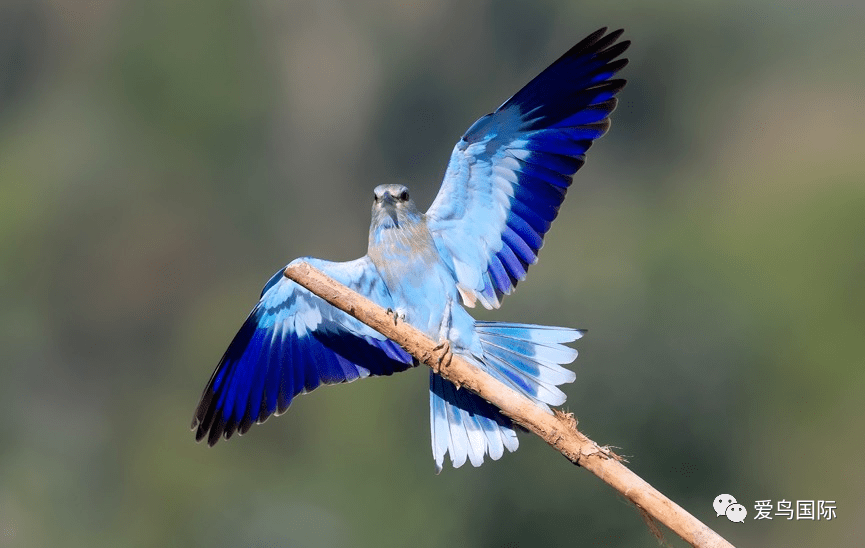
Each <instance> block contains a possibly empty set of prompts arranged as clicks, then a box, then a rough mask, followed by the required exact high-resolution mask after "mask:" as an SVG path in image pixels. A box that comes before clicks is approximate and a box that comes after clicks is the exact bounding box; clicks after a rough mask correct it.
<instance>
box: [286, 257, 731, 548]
mask: <svg viewBox="0 0 865 548" xmlns="http://www.w3.org/2000/svg"><path fill="white" fill-rule="evenodd" d="M285 276H286V277H288V278H290V279H291V280H293V281H295V282H297V283H298V284H300V285H302V286H303V287H305V288H307V289H308V290H310V291H311V292H313V293H314V294H316V295H318V296H319V297H321V298H322V299H324V300H325V301H327V302H329V303H330V304H332V305H333V306H335V307H337V308H339V309H340V310H343V311H345V312H346V313H348V314H351V315H352V316H354V317H355V318H357V319H358V320H360V321H361V322H363V323H365V324H367V325H369V326H370V327H372V328H373V329H375V330H376V331H378V332H380V333H381V334H382V335H384V336H386V337H388V338H389V339H391V340H393V341H395V342H396V343H397V344H399V345H400V346H402V347H403V348H405V350H406V351H407V352H408V353H409V354H411V355H412V356H414V357H415V358H417V359H418V360H419V361H421V362H423V363H425V364H426V365H428V366H430V367H433V368H439V364H438V353H437V352H436V350H435V348H436V343H435V342H433V341H431V340H430V339H429V338H427V337H426V335H424V334H423V333H421V332H420V331H419V330H418V329H415V328H414V327H413V326H411V325H409V324H408V323H405V322H400V323H398V324H395V323H394V320H393V317H391V316H390V315H388V313H387V312H386V311H385V310H384V308H382V307H380V306H378V305H377V304H375V303H374V302H372V301H370V300H369V299H367V298H366V297H363V296H361V295H358V294H357V293H355V292H354V291H352V290H350V289H349V288H347V287H345V286H344V285H342V284H340V283H339V282H336V281H335V280H333V279H331V278H330V277H328V276H326V275H325V274H323V273H321V272H320V271H319V270H316V269H315V268H313V267H311V266H310V265H308V264H306V263H297V264H293V265H290V266H289V267H287V268H286V269H285ZM439 373H440V374H441V376H442V377H444V378H446V379H448V380H449V381H451V382H452V383H454V384H455V385H456V386H457V387H465V388H467V389H469V390H471V391H472V392H474V393H476V394H478V395H479V396H481V397H482V398H484V399H485V400H487V401H489V402H490V403H492V404H493V405H495V406H496V407H498V408H499V409H501V411H502V413H504V414H505V415H507V416H508V417H510V418H511V419H512V420H513V421H514V422H516V423H518V424H520V425H522V426H524V427H525V428H527V429H528V430H530V431H531V432H534V433H535V434H537V435H538V436H540V437H541V438H543V440H544V441H545V442H547V443H548V444H550V445H551V446H552V447H553V448H555V449H556V450H557V451H559V452H560V453H561V454H562V455H564V456H565V457H566V458H567V459H568V460H569V461H571V462H573V463H574V464H577V465H579V466H582V467H583V468H585V469H586V470H589V471H590V472H592V473H593V474H595V475H596V476H598V477H599V478H601V479H602V480H603V481H604V482H606V483H608V484H609V485H610V486H612V487H613V488H614V489H615V490H616V491H618V492H619V493H621V494H622V495H624V496H625V497H626V498H627V499H628V500H630V501H631V502H633V503H634V504H635V505H636V506H637V508H639V509H640V511H641V512H643V513H644V514H647V515H648V516H651V518H653V519H656V520H658V521H659V522H661V523H663V524H664V525H666V526H667V527H669V528H670V529H671V530H672V531H673V532H674V533H676V534H677V535H679V536H680V537H682V538H683V539H684V540H685V541H686V542H688V543H689V544H691V545H692V546H697V547H700V548H704V547H705V548H733V545H732V544H730V543H729V542H727V541H726V540H724V539H723V538H722V537H721V536H720V535H718V534H717V533H716V532H714V531H713V530H711V529H710V528H708V527H707V526H706V525H704V524H703V523H702V522H700V520H698V519H697V518H695V517H694V516H692V515H691V514H689V513H688V512H687V511H686V510H685V509H684V508H682V507H681V506H679V505H678V504H676V503H675V502H673V501H671V500H670V499H668V498H667V497H665V496H664V495H663V494H662V493H661V492H660V491H658V490H657V489H655V488H654V487H652V486H651V485H649V484H648V483H646V482H645V481H643V480H642V479H641V478H640V477H639V476H637V475H636V474H634V473H633V472H631V471H630V470H629V469H628V468H626V467H625V466H624V465H623V464H622V463H621V462H619V460H620V459H619V457H618V456H617V455H615V454H614V453H613V452H612V451H610V450H609V449H607V448H605V447H601V446H599V445H598V444H597V443H595V442H593V441H592V440H590V439H589V438H587V437H586V436H584V435H583V434H582V433H580V432H579V431H578V430H577V428H576V426H577V425H576V421H575V420H574V418H573V415H570V414H565V413H562V412H561V411H556V414H555V415H550V414H549V413H547V412H546V411H544V410H543V409H541V408H540V407H537V406H536V405H535V404H534V403H532V402H531V401H530V400H529V399H528V398H526V397H525V396H523V395H522V394H519V393H517V392H515V391H514V390H512V389H510V388H508V387H506V386H505V385H503V384H502V383H500V382H499V381H497V380H495V379H494V378H492V377H491V376H489V375H488V374H486V373H484V372H483V371H481V370H479V369H477V368H476V367H474V366H473V365H470V364H469V363H467V362H466V361H464V360H463V359H461V358H460V357H459V356H458V355H456V354H454V356H453V359H452V360H451V361H450V363H444V364H442V366H441V368H440V371H439Z"/></svg>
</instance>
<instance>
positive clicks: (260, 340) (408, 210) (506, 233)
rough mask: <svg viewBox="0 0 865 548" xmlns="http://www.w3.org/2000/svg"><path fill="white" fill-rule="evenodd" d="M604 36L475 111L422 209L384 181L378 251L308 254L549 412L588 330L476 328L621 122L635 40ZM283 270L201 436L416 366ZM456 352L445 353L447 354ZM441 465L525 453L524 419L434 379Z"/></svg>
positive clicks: (204, 412) (518, 276)
mask: <svg viewBox="0 0 865 548" xmlns="http://www.w3.org/2000/svg"><path fill="white" fill-rule="evenodd" d="M621 34H622V30H617V31H613V32H610V33H608V32H607V29H606V28H604V29H600V30H598V31H596V32H594V33H592V34H591V35H589V36H588V37H586V38H585V39H584V40H582V41H580V42H579V43H578V44H576V45H575V46H574V47H572V48H571V49H570V50H568V51H567V52H566V53H565V54H564V55H562V56H561V57H560V58H559V59H558V60H556V61H555V62H554V63H553V64H551V65H550V66H549V67H548V68H546V69H545V70H544V71H543V72H541V73H540V74H539V75H538V76H537V77H535V78H534V79H533V80H532V81H530V82H529V83H528V84H527V85H526V86H525V87H523V88H522V89H521V90H519V91H518V92H517V93H516V94H515V95H513V96H512V97H511V98H510V99H508V100H507V101H505V102H504V103H503V104H502V105H501V106H500V107H499V108H498V109H496V110H495V112H492V113H491V114H487V115H485V116H482V117H481V118H480V119H478V120H477V121H476V122H475V123H474V124H473V125H472V126H471V127H469V129H468V131H466V132H465V134H464V135H463V136H462V137H461V138H460V139H459V141H458V142H457V144H456V146H455V147H454V149H453V152H452V153H451V157H450V161H449V163H448V165H447V169H446V172H445V176H444V181H443V183H442V185H441V189H440V190H439V192H438V195H437V196H436V198H435V200H434V201H433V203H432V205H431V206H430V207H429V209H428V210H427V211H426V213H422V212H421V211H420V210H419V209H418V208H417V206H416V205H415V203H414V201H413V200H412V198H411V195H410V193H409V189H408V188H407V187H405V186H403V185H399V184H385V185H380V186H378V187H376V188H375V190H374V196H373V203H372V222H371V224H370V229H369V244H368V250H367V254H366V255H365V256H363V257H361V258H360V259H357V260H354V261H348V262H330V261H324V260H321V259H315V258H309V257H304V258H300V259H297V260H296V261H293V262H292V263H290V264H293V263H294V262H297V261H304V262H307V263H309V264H310V265H312V266H314V267H315V268H318V269H319V270H321V271H323V272H324V273H326V274H327V275H329V276H331V277H332V278H334V279H335V280H337V281H339V282H341V283H342V284H344V285H346V286H348V287H349V288H351V289H352V290H354V291H356V292H358V293H360V294H362V295H364V296H366V297H367V298H369V299H371V300H372V301H374V302H375V303H377V304H379V305H380V306H382V307H383V308H386V309H388V310H389V311H391V312H392V313H393V314H394V318H395V321H397V320H401V321H405V322H407V323H409V324H411V325H413V326H414V327H416V328H418V329H420V330H421V331H422V332H424V333H425V334H426V335H427V336H429V337H430V338H431V339H433V340H437V341H439V342H440V343H441V344H440V345H441V347H442V349H443V352H445V353H448V352H452V353H454V354H457V355H459V356H460V357H462V358H463V359H465V360H466V361H468V362H469V363H471V364H473V365H474V366H476V367H478V368H479V369H481V370H483V371H485V372H487V373H489V374H490V375H492V376H493V377H494V378H496V379H497V380H499V381H501V382H502V383H503V384H504V385H506V386H508V387H510V388H512V389H514V390H516V391H518V392H519V393H521V394H523V395H524V396H526V397H528V398H529V399H531V400H532V401H533V402H534V403H536V404H537V405H539V406H542V407H543V408H545V409H546V410H547V411H550V412H552V411H551V410H550V407H549V406H557V405H561V404H562V403H564V402H565V397H566V396H565V394H564V392H562V391H561V390H560V389H559V385H561V384H564V383H569V382H572V381H573V380H574V378H575V375H574V373H573V371H571V370H569V369H566V368H565V367H563V366H564V365H566V364H570V363H571V362H573V361H574V360H575V359H576V357H577V351H576V350H575V349H573V348H571V347H569V346H567V345H566V343H571V342H573V341H575V340H577V339H579V338H580V337H581V336H582V335H583V333H584V331H583V330H579V329H570V328H564V327H549V326H540V325H529V324H520V323H507V322H489V321H476V320H475V319H474V318H472V316H471V315H470V314H469V313H468V311H467V310H466V308H467V307H468V308H471V307H474V306H475V305H476V304H477V303H480V304H481V306H483V307H485V308H487V309H494V308H498V307H499V306H500V305H501V302H502V299H503V297H504V296H505V295H509V294H511V292H513V291H514V289H515V288H516V286H517V283H518V282H520V281H522V280H524V279H525V277H526V272H527V271H528V268H529V266H530V265H533V264H535V263H536V262H537V260H538V251H539V250H540V249H541V246H542V245H543V239H544V236H545V235H546V233H547V231H548V230H549V229H550V225H551V223H552V222H553V220H555V218H556V216H557V215H558V211H559V207H560V206H561V204H562V202H563V200H564V199H565V194H566V193H567V190H568V188H569V187H570V185H571V182H572V178H573V175H574V174H575V173H576V172H577V170H579V169H580V167H582V165H583V163H584V162H585V158H586V151H587V150H588V149H589V147H591V145H592V143H593V142H594V140H595V139H597V138H599V137H601V136H602V135H604V134H605V133H606V132H607V130H608V129H609V127H610V114H611V113H612V112H613V110H614V109H615V107H616V103H617V99H616V95H617V94H618V93H619V92H620V91H621V90H622V89H623V88H624V86H625V80H623V79H616V78H614V76H615V75H616V74H617V73H618V72H619V71H620V70H621V69H622V68H624V67H625V65H626V64H627V62H628V61H627V59H624V58H621V57H620V56H621V55H622V53H623V52H624V51H625V50H626V49H627V48H628V46H629V45H630V42H629V41H619V38H620V36H621ZM283 270H284V269H280V270H279V271H278V272H277V273H276V274H274V275H273V277H272V278H271V279H270V280H269V281H268V282H267V283H266V284H265V286H264V289H263V290H262V292H261V297H260V300H259V302H258V304H257V305H256V306H255V308H253V310H252V312H251V313H250V314H249V317H248V318H247V319H246V321H245V322H244V323H243V325H242V326H241V328H240V330H239V331H238V333H237V335H236V336H235V337H234V339H233V340H232V341H231V344H230V345H229V346H228V349H227V350H226V351H225V354H224V355H223V357H222V359H221V360H220V362H219V365H217V367H216V370H215V371H214V372H213V375H212V376H211V378H210V381H209V382H208V383H207V386H206V387H205V389H204V392H203V394H202V396H201V400H200V403H199V404H198V407H197V408H196V410H195V414H194V417H193V421H192V429H193V430H194V431H195V438H196V440H198V441H200V440H203V439H205V438H206V439H207V443H208V444H210V445H213V444H215V443H216V442H217V441H218V440H219V439H220V438H222V437H224V438H226V439H228V438H230V437H231V436H232V435H233V434H234V433H235V432H236V433H238V434H244V433H246V432H247V431H248V430H249V428H250V427H251V426H252V424H254V423H261V422H264V421H265V420H266V419H267V418H268V417H270V416H271V415H279V414H282V413H283V412H285V411H286V409H288V407H289V404H290V403H291V402H292V400H293V399H294V398H295V396H297V395H298V394H304V393H307V392H311V391H312V390H314V389H315V388H317V387H318V386H320V385H324V384H336V383H344V382H351V381H353V380H355V379H359V378H363V377H368V376H373V375H377V376H380V375H391V374H393V373H396V372H399V371H404V370H406V369H408V368H410V367H413V366H415V365H417V364H418V362H417V360H415V359H414V358H413V357H412V356H411V355H409V354H408V353H407V352H406V351H405V350H404V349H403V348H401V347H400V346H399V345H398V344H396V343H394V342H393V341H392V340H390V339H388V338H386V337H385V336H384V335H382V334H380V333H378V332H377V331H375V330H374V329H372V328H370V327H368V326H367V325H365V324H363V323H361V322H359V321H358V320H356V319H355V318H353V317H351V316H349V315H348V314H346V313H345V312H342V311H340V310H338V309H337V308H334V307H333V306H331V305H330V304H328V303H326V302H325V301H324V300H322V299H320V298H319V297H317V296H315V295H313V294H312V293H310V292H309V291H308V290H306V289H304V288H303V287H301V286H299V285H298V284H296V283H295V282H293V281H291V280H289V279H288V278H286V277H285V276H284V275H283ZM443 355H444V354H443ZM429 379H430V380H429V398H430V399H429V401H430V431H431V441H432V453H433V459H434V461H435V468H436V472H440V471H441V469H442V466H443V463H444V459H445V455H446V454H449V455H450V459H451V462H452V464H453V466H454V467H459V466H461V465H463V464H464V463H465V462H466V460H468V461H470V462H471V463H472V465H474V466H480V465H481V464H482V463H483V461H484V456H485V455H489V457H490V458H491V459H493V460H497V459H499V458H500V457H501V456H502V455H503V454H504V450H505V449H507V450H508V451H515V450H516V449H517V447H518V440H517V435H516V428H517V427H516V425H515V424H514V423H513V422H512V421H511V420H510V419H509V418H508V417H506V416H504V415H503V414H502V413H501V412H500V411H499V410H498V409H497V408H496V407H494V406H493V405H492V404H490V403H488V402H487V401H485V400H483V399H482V398H480V397H479V396H477V395H475V394H472V393H470V392H467V391H466V390H458V389H457V387H456V386H454V385H453V384H452V383H451V382H449V381H448V380H446V379H444V378H442V377H441V376H440V375H439V374H438V373H437V372H436V371H435V370H432V371H431V372H430V377H429Z"/></svg>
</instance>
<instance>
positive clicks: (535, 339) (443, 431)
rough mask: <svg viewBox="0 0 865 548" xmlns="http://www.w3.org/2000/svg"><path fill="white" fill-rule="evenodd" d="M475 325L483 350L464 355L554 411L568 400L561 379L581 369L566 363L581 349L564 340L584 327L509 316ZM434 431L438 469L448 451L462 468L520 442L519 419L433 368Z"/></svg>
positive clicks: (513, 448) (576, 336) (566, 379)
mask: <svg viewBox="0 0 865 548" xmlns="http://www.w3.org/2000/svg"><path fill="white" fill-rule="evenodd" d="M475 330H476V332H477V334H478V336H479V338H480V341H481V348H482V349H483V355H482V356H476V355H474V354H463V353H460V356H461V357H462V358H464V359H466V360H468V361H470V362H471V363H473V364H474V365H476V366H477V367H479V368H481V369H483V370H484V371H486V372H487V373H489V374H490V375H492V376H493V377H495V378H496V379H497V380H499V381H501V382H502V383H503V384H504V385H506V386H508V387H510V388H512V389H514V390H516V391H517V392H519V393H521V394H523V395H524V396H526V397H528V398H529V399H531V400H532V401H534V402H535V403H536V404H538V405H540V406H542V407H543V408H544V409H546V410H547V411H548V412H550V413H552V411H551V410H550V407H549V406H551V405H561V404H563V403H564V402H565V398H566V395H565V393H564V392H562V391H561V390H560V389H559V388H558V385H560V384H563V383H567V382H573V381H574V379H575V378H576V375H575V374H574V372H573V371H571V370H569V369H566V368H564V367H562V365H564V364H569V363H571V362H573V361H574V360H575V359H576V358H577V351H576V350H575V349H573V348H571V347H569V346H565V344H564V343H569V342H573V341H575V340H577V339H579V338H580V337H582V336H583V334H584V333H585V331H584V330H580V329H570V328H566V327H549V326H542V325H529V324H516V323H504V322H475ZM430 431H431V433H432V450H433V457H434V458H435V463H436V472H437V473H438V472H440V471H441V469H442V464H443V463H444V456H445V453H447V452H449V453H450V455H451V462H452V463H453V465H454V468H458V467H460V466H462V465H463V464H464V463H465V461H466V460H467V459H468V460H469V461H470V462H471V463H472V465H473V466H480V465H481V464H483V458H484V454H489V456H490V458H492V459H493V460H498V459H499V458H500V457H501V456H502V455H503V454H504V449H508V451H516V450H517V447H519V441H518V440H517V435H516V432H515V431H514V424H513V423H512V422H511V420H510V419H509V418H507V417H505V416H504V415H502V414H501V412H499V410H498V409H497V408H496V407H495V406H494V405H492V404H490V403H489V402H487V401H486V400H484V399H483V398H480V397H479V396H477V395H475V394H472V393H470V392H468V391H466V390H457V389H456V387H455V386H454V385H453V384H452V383H451V382H449V381H447V380H445V379H443V378H442V377H441V376H439V375H437V374H435V373H432V372H431V373H430Z"/></svg>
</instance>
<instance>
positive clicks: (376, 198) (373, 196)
mask: <svg viewBox="0 0 865 548" xmlns="http://www.w3.org/2000/svg"><path fill="white" fill-rule="evenodd" d="M372 201H373V202H375V203H378V194H376V193H375V192H373V193H372Z"/></svg>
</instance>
